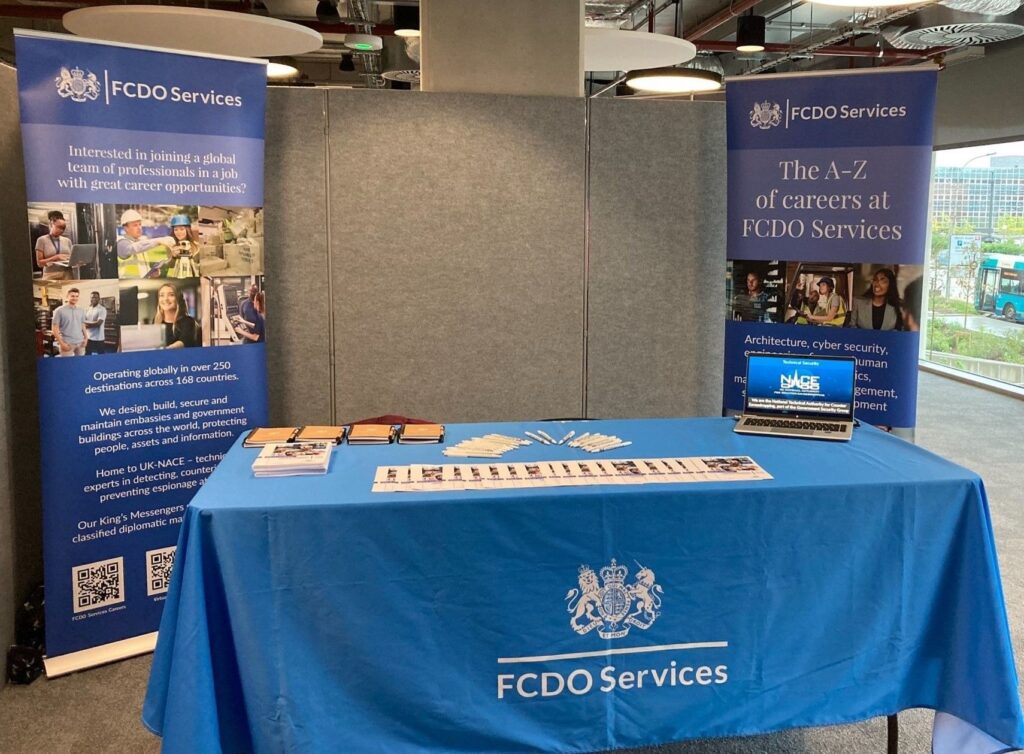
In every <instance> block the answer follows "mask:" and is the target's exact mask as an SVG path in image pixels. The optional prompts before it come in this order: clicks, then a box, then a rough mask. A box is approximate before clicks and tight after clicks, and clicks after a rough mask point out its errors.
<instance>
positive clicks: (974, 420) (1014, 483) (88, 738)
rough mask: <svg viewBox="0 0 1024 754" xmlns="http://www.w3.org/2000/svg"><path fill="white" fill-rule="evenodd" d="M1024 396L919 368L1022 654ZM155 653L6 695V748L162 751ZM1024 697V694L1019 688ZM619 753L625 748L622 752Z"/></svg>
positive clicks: (926, 743)
mask: <svg viewBox="0 0 1024 754" xmlns="http://www.w3.org/2000/svg"><path fill="white" fill-rule="evenodd" d="M1022 424H1024V402H1022V401H1019V400H1014V399H1012V398H1007V397H1004V396H1001V395H997V394H995V393H990V392H986V391H983V390H979V389H977V388H974V387H970V386H968V385H964V384H962V383H959V382H954V381H952V380H948V379H944V378H942V377H937V376H935V375H931V374H926V373H922V374H921V383H920V395H919V401H918V431H917V441H918V443H920V444H921V445H923V446H924V447H926V448H928V449H929V450H932V451H934V452H936V453H938V454H940V455H943V456H945V457H946V458H949V459H951V460H953V461H955V462H957V463H959V464H962V465H964V466H966V467H968V468H970V469H973V470H974V471H976V472H978V473H979V474H981V475H982V476H983V477H984V479H985V485H986V487H987V489H988V494H989V503H990V505H991V510H992V519H993V526H994V528H995V534H996V542H997V545H998V549H999V562H1000V566H1001V570H1002V576H1003V589H1004V591H1005V595H1006V604H1007V610H1008V613H1009V618H1010V629H1011V631H1012V632H1013V639H1014V641H1013V644H1014V652H1015V653H1016V657H1017V659H1018V663H1017V667H1018V673H1019V671H1020V668H1021V664H1020V658H1021V657H1024V547H1022V544H1024V506H1021V505H1020V504H1019V503H1020V500H1021V494H1020V469H1021V454H1022V451H1021V446H1020V441H1019V440H1020V435H1019V433H1020V431H1021V426H1020V425H1022ZM149 664H150V658H149V657H148V656H146V657H140V658H136V659H134V660H126V661H124V662H120V663H116V664H113V665H108V666H106V667H102V668H97V669H95V670H90V671H86V672H83V673H77V674H74V675H70V676H66V677H64V678H58V679H55V680H52V681H48V680H45V679H40V680H38V681H36V682H35V683H33V684H32V685H30V686H7V687H5V688H3V690H2V691H0V752H3V754H40V753H42V754H65V753H67V754H71V753H72V752H74V753H76V754H77V753H78V752H92V753H95V754H102V753H104V752H112V753H116V754H136V753H144V752H156V751H159V740H158V739H157V738H155V737H154V736H153V735H151V734H150V733H149V732H147V731H146V729H145V728H143V727H142V724H141V723H140V722H139V714H140V709H141V706H142V697H143V694H144V692H145V687H146V678H147V676H148V674H149ZM1022 693H1024V690H1022ZM931 720H932V713H931V712H928V711H918V710H914V711H910V712H906V713H903V714H901V715H900V752H903V753H904V754H928V752H929V751H930V740H931ZM885 741H886V737H885V721H884V720H883V719H881V718H879V719H875V720H869V721H867V722H864V723H860V724H857V725H837V726H834V727H830V728H815V729H806V730H796V731H787V732H785V733H779V734H775V735H768V736H754V737H749V738H736V739H727V740H717V741H692V742H688V743H684V744H672V745H667V746H661V747H657V748H645V749H634V750H631V751H630V752H628V753H626V754H647V753H650V754H655V752H656V753H657V754H741V753H742V754H797V753H805V752H806V753H807V754H811V753H813V754H851V753H855V754H859V753H860V752H879V753H880V754H881V753H882V752H884V751H885ZM620 754H621V753H620Z"/></svg>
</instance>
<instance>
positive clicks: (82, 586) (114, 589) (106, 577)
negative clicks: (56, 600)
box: [71, 557, 124, 613]
mask: <svg viewBox="0 0 1024 754" xmlns="http://www.w3.org/2000/svg"><path fill="white" fill-rule="evenodd" d="M71 598H72V600H74V604H75V612H76V613H81V612H84V611H86V610H95V609H97V608H100V607H106V606H107V605H116V604H118V603H119V602H124V558H122V557H118V558H111V559H110V560H99V561H97V562H95V563H86V564H84V565H80V566H75V567H74V568H72V569H71Z"/></svg>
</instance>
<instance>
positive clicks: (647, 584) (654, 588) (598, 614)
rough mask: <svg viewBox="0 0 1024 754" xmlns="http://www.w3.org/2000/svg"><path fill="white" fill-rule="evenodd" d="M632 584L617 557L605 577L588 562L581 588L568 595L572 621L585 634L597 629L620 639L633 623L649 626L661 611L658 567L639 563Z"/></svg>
mask: <svg viewBox="0 0 1024 754" xmlns="http://www.w3.org/2000/svg"><path fill="white" fill-rule="evenodd" d="M637 566H638V568H639V570H637V572H636V574H635V576H634V582H633V583H632V584H627V583H626V577H627V576H628V575H629V569H628V568H626V566H624V565H619V564H618V563H617V562H616V561H615V559H614V558H612V562H611V563H610V564H609V565H606V566H605V567H604V568H602V569H601V571H600V574H601V581H600V583H599V582H598V577H597V574H596V573H595V572H594V569H592V568H591V567H590V566H588V565H581V566H580V568H579V588H578V589H570V590H569V592H568V593H567V594H566V595H565V599H566V601H567V602H568V603H569V605H568V608H567V609H568V611H569V612H570V613H572V618H570V619H569V625H570V626H571V627H572V630H573V631H575V632H576V633H578V634H580V635H581V636H582V635H584V634H588V633H590V632H591V631H593V630H594V629H595V628H596V629H597V634H598V636H600V637H601V638H602V639H619V638H622V637H623V636H626V635H627V634H628V633H629V630H630V628H631V627H633V626H636V627H637V628H639V629H644V630H646V629H648V628H650V627H651V626H652V625H653V624H654V621H655V620H657V618H658V616H659V615H661V609H660V608H661V595H662V594H663V593H664V592H663V590H662V588H661V586H660V585H659V584H657V583H655V581H654V571H652V570H651V569H650V568H646V567H644V566H642V565H640V564H639V563H637Z"/></svg>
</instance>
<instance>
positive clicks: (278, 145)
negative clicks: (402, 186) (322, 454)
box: [264, 87, 333, 424]
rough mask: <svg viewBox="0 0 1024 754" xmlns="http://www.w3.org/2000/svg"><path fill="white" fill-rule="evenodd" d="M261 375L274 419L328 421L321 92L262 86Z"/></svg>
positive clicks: (323, 102)
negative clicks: (263, 351)
mask: <svg viewBox="0 0 1024 754" xmlns="http://www.w3.org/2000/svg"><path fill="white" fill-rule="evenodd" d="M267 95H268V96H267V127H266V168H265V175H266V178H265V181H264V185H265V188H264V202H265V209H264V212H265V220H266V222H265V231H264V232H265V234H266V235H265V238H266V244H267V253H266V254H265V260H266V286H267V382H268V388H269V390H270V416H271V420H272V421H273V423H275V424H326V423H329V422H330V421H332V420H333V413H332V392H333V381H332V379H331V355H332V354H331V338H330V321H331V295H330V275H329V274H328V269H329V260H328V254H327V245H328V240H329V238H330V228H329V225H328V212H327V159H326V152H327V91H326V90H324V89H314V88H283V87H271V88H270V89H269V90H268V92H267Z"/></svg>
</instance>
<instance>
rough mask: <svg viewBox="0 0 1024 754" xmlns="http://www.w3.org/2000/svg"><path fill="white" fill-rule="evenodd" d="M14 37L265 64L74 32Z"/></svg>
mask: <svg viewBox="0 0 1024 754" xmlns="http://www.w3.org/2000/svg"><path fill="white" fill-rule="evenodd" d="M14 36H16V37H36V38H38V39H55V40H59V41H61V42H84V43H86V44H96V45H108V46H109V47H123V48H125V49H128V50H145V51H146V52H166V53H168V54H171V55H191V56H192V57H196V58H210V59H212V60H230V61H232V62H235V63H253V64H255V65H264V66H265V65H266V64H267V62H268V61H267V60H266V58H243V57H238V56H236V55H217V54H216V53H212V52H195V51H194V50H175V49H172V48H169V47H159V48H157V47H148V46H146V45H135V44H130V43H128V42H110V41H108V40H106V39H92V38H89V37H77V36H75V35H74V34H57V33H55V32H52V31H36V30H34V29H15V30H14Z"/></svg>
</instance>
